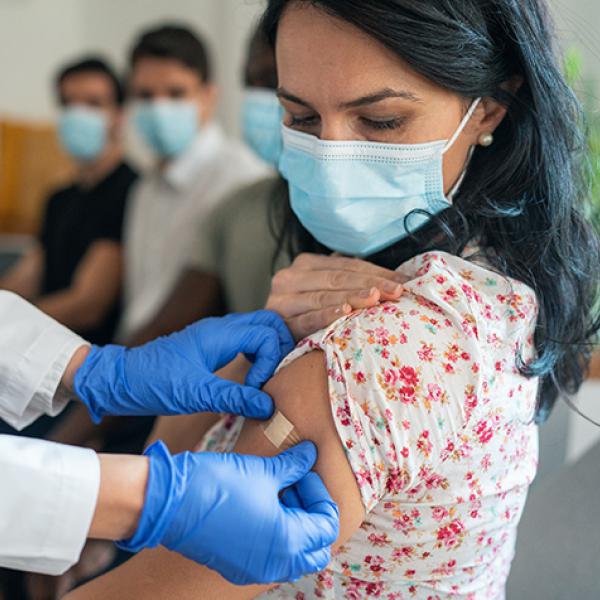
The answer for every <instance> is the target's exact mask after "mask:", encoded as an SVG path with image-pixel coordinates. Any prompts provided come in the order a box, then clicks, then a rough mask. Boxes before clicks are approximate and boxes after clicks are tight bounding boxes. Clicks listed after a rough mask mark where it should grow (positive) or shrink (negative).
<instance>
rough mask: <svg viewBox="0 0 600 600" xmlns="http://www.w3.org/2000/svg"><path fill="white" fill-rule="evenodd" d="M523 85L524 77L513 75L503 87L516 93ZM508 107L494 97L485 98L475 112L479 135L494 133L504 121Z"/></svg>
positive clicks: (506, 90) (513, 93)
mask: <svg viewBox="0 0 600 600" xmlns="http://www.w3.org/2000/svg"><path fill="white" fill-rule="evenodd" d="M522 85H523V78H522V77H516V76H515V77H512V78H511V79H509V80H508V81H506V82H504V83H503V84H502V86H501V88H502V89H503V90H504V91H505V92H508V93H509V94H511V95H515V94H516V93H517V92H518V91H519V88H520V87H521V86H522ZM507 111H508V107H507V106H506V105H505V104H502V103H500V102H498V100H495V99H494V98H488V97H486V98H483V99H482V100H481V104H480V106H479V108H478V110H477V111H476V113H475V121H474V123H475V125H476V127H477V131H478V136H482V135H485V134H493V133H494V131H496V128H497V127H498V126H499V125H500V123H502V121H503V120H504V117H505V116H506V113H507Z"/></svg>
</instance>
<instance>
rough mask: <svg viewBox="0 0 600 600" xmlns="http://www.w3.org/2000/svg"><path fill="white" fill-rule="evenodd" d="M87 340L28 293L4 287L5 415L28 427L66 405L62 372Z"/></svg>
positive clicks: (0, 407)
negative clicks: (33, 302)
mask: <svg viewBox="0 0 600 600" xmlns="http://www.w3.org/2000/svg"><path fill="white" fill-rule="evenodd" d="M83 345H86V342H85V341H84V340H83V339H82V338H81V337H79V336H78V335H76V334H74V333H73V332H72V331H69V330H68V329H67V328H66V327H63V326H62V325H61V324H59V323H57V322H56V321H55V320H54V319H52V318H50V317H48V316H47V315H45V314H44V313H43V312H41V311H40V310H38V309H37V308H36V307H35V306H32V305H31V304H29V302H27V301H26V300H24V299H23V298H21V297H19V296H17V295H16V294H13V293H11V292H5V291H0V418H2V419H4V420H5V421H6V422H7V423H9V424H10V425H12V426H13V427H15V428H16V429H23V427H26V426H27V425H29V424H30V423H32V422H33V421H35V419H37V418H38V417H39V416H40V415H42V414H48V415H52V416H54V415H56V414H58V413H59V412H60V411H61V410H62V409H63V408H64V407H65V405H66V404H67V402H68V397H67V396H66V395H65V394H64V393H60V391H59V385H60V381H61V378H62V376H63V373H64V371H65V369H66V367H67V365H68V364H69V361H70V360H71V358H72V356H73V354H74V353H75V351H76V350H77V349H78V348H80V347H81V346H83Z"/></svg>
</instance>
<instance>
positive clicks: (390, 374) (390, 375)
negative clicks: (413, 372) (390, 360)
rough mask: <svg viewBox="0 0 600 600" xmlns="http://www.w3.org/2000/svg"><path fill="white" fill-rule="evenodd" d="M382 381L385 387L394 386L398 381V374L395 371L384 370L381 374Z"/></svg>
mask: <svg viewBox="0 0 600 600" xmlns="http://www.w3.org/2000/svg"><path fill="white" fill-rule="evenodd" d="M383 380H384V381H385V383H386V384H387V385H390V386H395V385H396V384H397V383H398V380H399V374H398V371H396V369H385V371H384V372H383Z"/></svg>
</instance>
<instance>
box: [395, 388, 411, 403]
mask: <svg viewBox="0 0 600 600" xmlns="http://www.w3.org/2000/svg"><path fill="white" fill-rule="evenodd" d="M398 393H399V395H400V401H401V402H403V403H404V404H413V403H414V402H415V388H414V387H411V386H409V385H405V386H402V387H401V388H400V389H399V390H398Z"/></svg>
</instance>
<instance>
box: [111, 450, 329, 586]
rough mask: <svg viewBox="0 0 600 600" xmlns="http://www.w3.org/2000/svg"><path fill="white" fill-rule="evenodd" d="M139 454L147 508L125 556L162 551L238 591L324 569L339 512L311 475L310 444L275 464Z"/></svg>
mask: <svg viewBox="0 0 600 600" xmlns="http://www.w3.org/2000/svg"><path fill="white" fill-rule="evenodd" d="M146 454H147V455H148V456H150V474H149V479H148V487H147V491H146V503H145V506H144V509H143V512H142V516H141V517H140V522H139V525H138V528H137V531H136V533H135V534H134V535H133V537H132V538H130V539H129V540H125V541H123V542H120V543H119V544H118V545H119V546H120V547H121V548H123V549H124V550H128V551H130V552H137V551H139V550H142V549H143V548H153V547H155V546H157V545H159V544H162V545H164V546H165V547H167V548H168V549H170V550H173V551H176V552H179V553H180V554H182V555H183V556H185V557H187V558H189V559H191V560H194V561H196V562H198V563H200V564H203V565H206V566H208V567H210V568H211V569H214V570H215V571H218V572H219V573H220V574H221V575H222V576H223V577H225V578H226V579H228V580H229V581H231V582H232V583H235V584H237V585H247V584H251V583H275V582H284V581H293V580H294V579H297V578H298V577H301V576H302V575H306V574H308V573H314V572H317V571H321V570H322V569H324V568H325V567H326V566H327V564H328V563H329V560H330V558H331V550H330V546H331V544H333V542H334V541H335V540H336V539H337V536H338V529H339V516H338V509H337V505H336V504H335V503H334V502H333V500H332V499H331V497H330V496H329V493H328V492H327V489H326V488H325V485H324V484H323V482H322V481H321V479H320V478H319V476H318V475H317V474H316V473H314V472H310V469H311V467H312V466H313V464H314V462H315V460H316V457H317V452H316V448H315V446H314V444H312V443H311V442H302V443H301V444H299V445H298V446H295V447H294V448H292V449H291V450H288V451H287V452H284V453H283V454H280V455H279V456H275V457H274V458H260V457H257V456H241V455H238V454H211V453H198V454H195V453H191V452H184V453H183V454H179V455H176V456H174V457H172V456H171V455H170V454H169V451H168V450H167V448H166V446H165V445H164V444H163V443H162V442H156V443H155V444H153V445H152V446H150V448H148V450H146ZM288 486H294V488H293V489H294V494H293V497H294V499H295V503H296V506H295V507H292V508H290V507H288V506H286V505H285V504H284V503H283V502H281V501H280V499H279V492H280V491H281V490H282V489H284V488H286V487H288Z"/></svg>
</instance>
